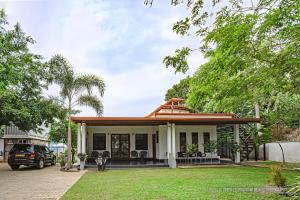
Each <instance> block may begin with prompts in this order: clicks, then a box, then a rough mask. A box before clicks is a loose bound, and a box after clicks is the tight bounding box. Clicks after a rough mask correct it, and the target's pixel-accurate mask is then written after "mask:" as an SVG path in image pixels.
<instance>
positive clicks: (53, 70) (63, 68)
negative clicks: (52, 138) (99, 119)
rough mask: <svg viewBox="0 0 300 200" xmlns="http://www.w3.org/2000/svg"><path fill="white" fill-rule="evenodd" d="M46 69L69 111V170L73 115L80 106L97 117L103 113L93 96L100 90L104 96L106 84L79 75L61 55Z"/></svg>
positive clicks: (90, 76) (98, 101)
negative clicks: (91, 109) (91, 111)
mask: <svg viewBox="0 0 300 200" xmlns="http://www.w3.org/2000/svg"><path fill="white" fill-rule="evenodd" d="M46 69H47V74H48V76H49V77H48V81H49V84H57V85H59V86H60V92H59V94H60V97H59V98H57V99H58V100H59V101H60V102H61V103H62V104H63V105H64V106H65V108H66V109H67V118H68V120H69V123H68V141H67V146H68V163H67V169H70V167H71V148H72V147H71V144H72V143H71V140H72V138H71V114H74V113H75V112H76V110H75V107H76V106H79V105H83V106H89V107H91V108H93V109H94V110H95V111H96V113H97V115H98V116H100V115H102V113H103V105H102V102H101V100H100V99H99V98H98V97H97V96H96V95H94V94H93V92H94V91H95V90H94V89H96V90H98V92H99V94H100V96H101V97H102V96H103V94H104V89H105V84H104V82H103V80H102V79H101V78H100V77H99V76H96V75H77V74H75V73H74V71H73V68H72V66H71V64H70V63H69V62H68V60H67V59H65V58H64V57H63V56H61V55H55V56H53V57H52V58H51V59H50V60H49V61H48V62H47V63H46Z"/></svg>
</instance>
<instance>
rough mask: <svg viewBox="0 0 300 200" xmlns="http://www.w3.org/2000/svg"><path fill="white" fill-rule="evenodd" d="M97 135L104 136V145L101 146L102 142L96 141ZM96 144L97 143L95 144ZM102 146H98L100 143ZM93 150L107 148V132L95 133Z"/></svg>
mask: <svg viewBox="0 0 300 200" xmlns="http://www.w3.org/2000/svg"><path fill="white" fill-rule="evenodd" d="M95 137H104V143H103V145H104V146H103V147H102V146H101V145H102V144H101V143H97V144H96V143H95V142H96V140H95ZM95 144H96V145H95ZM99 144H100V146H97V145H99ZM93 150H106V133H93Z"/></svg>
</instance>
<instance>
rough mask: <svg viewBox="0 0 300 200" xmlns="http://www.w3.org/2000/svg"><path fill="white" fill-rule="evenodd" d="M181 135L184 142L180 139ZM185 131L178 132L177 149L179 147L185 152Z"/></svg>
mask: <svg viewBox="0 0 300 200" xmlns="http://www.w3.org/2000/svg"><path fill="white" fill-rule="evenodd" d="M182 136H184V142H183V141H182V138H183V137H182ZM186 142H187V141H186V132H180V133H179V149H180V152H183V153H185V152H186V150H187V148H186V146H187V145H186Z"/></svg>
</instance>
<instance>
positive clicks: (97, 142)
mask: <svg viewBox="0 0 300 200" xmlns="http://www.w3.org/2000/svg"><path fill="white" fill-rule="evenodd" d="M72 121H73V122H75V123H77V124H78V125H79V128H78V135H77V136H78V137H77V142H78V145H77V151H78V152H82V153H86V154H88V155H89V156H92V155H91V154H93V152H99V153H103V152H105V151H106V153H107V152H108V155H109V157H110V159H111V160H131V159H135V158H136V157H140V156H141V155H142V154H143V157H145V158H146V159H147V160H153V161H158V162H163V161H165V162H166V163H168V165H169V166H170V167H176V161H178V160H179V159H180V156H182V153H185V152H186V148H187V145H188V144H192V143H193V144H196V145H197V146H198V151H199V152H202V153H204V144H205V143H207V142H209V141H211V140H217V130H216V129H217V125H220V124H230V125H233V126H234V135H235V137H234V138H235V141H236V142H237V143H239V125H240V124H246V123H258V122H260V119H258V118H236V117H235V115H234V114H225V113H192V112H190V111H189V109H187V108H186V107H185V106H184V100H183V99H178V98H173V99H171V100H169V101H167V102H166V103H164V104H163V105H161V106H159V107H158V108H157V109H155V110H154V111H153V112H151V113H150V114H149V115H147V116H145V117H79V116H78V117H77V116H73V117H72ZM206 156H207V157H210V156H211V155H209V153H206ZM212 156H213V157H215V158H218V156H217V155H212ZM235 161H236V162H240V155H239V153H236V155H235Z"/></svg>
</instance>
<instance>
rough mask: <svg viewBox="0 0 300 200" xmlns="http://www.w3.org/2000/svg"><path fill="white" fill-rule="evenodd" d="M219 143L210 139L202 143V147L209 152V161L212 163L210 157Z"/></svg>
mask: <svg viewBox="0 0 300 200" xmlns="http://www.w3.org/2000/svg"><path fill="white" fill-rule="evenodd" d="M218 146H219V143H218V141H217V140H211V141H209V142H207V143H205V144H204V149H205V152H209V153H210V163H211V164H212V157H213V154H214V153H215V152H216V150H217V149H218Z"/></svg>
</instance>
